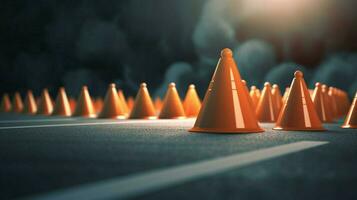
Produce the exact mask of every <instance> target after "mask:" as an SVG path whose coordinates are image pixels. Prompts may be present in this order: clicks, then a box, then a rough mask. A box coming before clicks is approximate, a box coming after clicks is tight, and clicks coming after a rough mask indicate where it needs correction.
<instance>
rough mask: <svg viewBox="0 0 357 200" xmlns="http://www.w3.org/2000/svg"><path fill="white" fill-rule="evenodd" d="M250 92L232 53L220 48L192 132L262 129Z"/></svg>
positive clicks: (253, 130) (261, 130)
mask: <svg viewBox="0 0 357 200" xmlns="http://www.w3.org/2000/svg"><path fill="white" fill-rule="evenodd" d="M249 98H250V97H249V95H248V94H247V93H246V89H245V88H244V85H243V83H242V80H241V77H240V74H239V71H238V69H237V65H236V63H235V61H234V59H233V53H232V51H231V50H230V49H228V48H226V49H223V50H222V51H221V57H220V59H219V61H218V64H217V67H216V70H215V72H214V74H213V77H212V79H211V82H210V84H209V87H208V90H207V91H206V94H205V97H204V100H203V102H202V106H201V110H200V112H199V114H198V116H197V119H196V122H195V125H194V127H193V128H191V129H190V130H189V131H191V132H211V133H256V132H263V131H264V130H263V129H261V128H260V127H259V125H258V120H257V118H256V116H255V112H254V110H253V109H252V107H251V105H250V104H249Z"/></svg>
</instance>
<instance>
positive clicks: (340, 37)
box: [0, 0, 357, 98]
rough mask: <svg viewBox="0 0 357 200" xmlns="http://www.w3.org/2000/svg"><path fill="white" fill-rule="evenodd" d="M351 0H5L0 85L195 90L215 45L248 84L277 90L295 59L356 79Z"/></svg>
mask: <svg viewBox="0 0 357 200" xmlns="http://www.w3.org/2000/svg"><path fill="white" fill-rule="evenodd" d="M356 8H357V1H355V0H171V1H168V0H146V1H145V0H121V1H118V0H106V1H81V0H77V1H69V0H57V1H56V0H37V1H30V0H6V1H2V2H1V7H0V16H1V17H0V26H1V32H0V93H1V94H2V93H4V92H8V93H10V94H12V93H13V92H14V91H16V90H19V91H21V92H22V94H24V92H25V91H26V90H27V89H32V90H33V91H34V93H35V94H36V95H39V94H40V91H41V90H42V89H43V88H44V87H47V88H49V89H50V92H51V93H52V95H55V94H56V90H57V88H58V87H59V86H62V85H63V86H65V87H66V90H67V93H68V94H69V95H70V96H74V97H75V96H77V95H78V93H79V91H80V87H81V86H82V85H84V84H86V85H88V86H89V89H90V93H91V94H92V96H103V95H104V94H105V91H106V88H107V85H108V84H109V83H111V82H115V83H116V84H117V85H118V87H120V88H122V89H123V90H124V92H125V93H126V95H127V96H128V95H135V94H136V91H137V89H138V86H139V84H140V83H141V82H146V83H147V84H148V87H149V90H150V92H151V94H152V96H163V95H164V92H165V90H166V87H167V85H168V84H169V82H171V81H173V82H176V85H177V88H178V90H179V92H180V94H181V97H183V94H184V93H185V91H186V89H187V86H188V84H190V83H194V84H196V87H197V89H198V92H199V94H200V96H201V98H202V96H203V94H204V92H205V90H206V89H207V86H208V83H209V81H210V79H211V76H212V72H213V70H214V69H215V66H216V64H217V61H218V58H219V52H220V50H221V49H222V48H224V47H229V48H232V50H233V51H234V56H235V59H236V61H237V63H238V69H239V70H240V72H241V75H242V77H243V79H245V80H246V81H247V82H248V84H249V86H250V85H257V86H259V87H262V85H263V83H264V82H265V81H270V82H271V83H277V84H279V86H280V87H281V90H284V88H285V87H286V86H288V85H289V84H290V82H291V79H292V77H293V72H294V71H295V70H296V69H300V70H302V71H303V72H304V74H305V80H306V81H307V83H308V85H309V86H310V87H313V85H314V83H315V82H316V81H320V82H323V83H326V84H328V85H333V86H336V87H339V88H342V89H344V90H346V91H348V92H349V94H350V96H352V95H353V94H354V93H355V91H356V89H357V78H356V77H357V53H356V52H357V37H356V36H357V12H356Z"/></svg>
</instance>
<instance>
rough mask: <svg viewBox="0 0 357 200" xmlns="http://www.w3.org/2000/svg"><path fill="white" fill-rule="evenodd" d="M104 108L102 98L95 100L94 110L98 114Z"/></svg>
mask: <svg viewBox="0 0 357 200" xmlns="http://www.w3.org/2000/svg"><path fill="white" fill-rule="evenodd" d="M102 108H103V99H102V98H101V97H98V98H96V99H95V100H94V109H95V112H96V113H97V114H98V113H100V111H101V110H102Z"/></svg>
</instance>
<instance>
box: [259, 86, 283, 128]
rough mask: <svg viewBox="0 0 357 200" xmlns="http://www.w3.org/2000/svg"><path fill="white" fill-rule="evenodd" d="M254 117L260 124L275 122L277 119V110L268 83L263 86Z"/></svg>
mask: <svg viewBox="0 0 357 200" xmlns="http://www.w3.org/2000/svg"><path fill="white" fill-rule="evenodd" d="M256 115H257V118H258V120H259V121H260V122H275V121H276V119H277V118H278V115H279V108H278V105H277V101H276V99H275V97H274V96H273V95H272V92H271V86H270V83H268V82H266V83H265V84H264V89H263V91H262V94H261V96H260V99H259V102H258V105H257V109H256Z"/></svg>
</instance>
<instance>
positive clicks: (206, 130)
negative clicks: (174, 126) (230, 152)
mask: <svg viewBox="0 0 357 200" xmlns="http://www.w3.org/2000/svg"><path fill="white" fill-rule="evenodd" d="M188 131H189V132H200V133H230V134H244V133H261V132H264V129H261V128H257V129H250V130H247V129H232V130H221V129H213V128H198V127H193V128H191V129H189V130H188Z"/></svg>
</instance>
